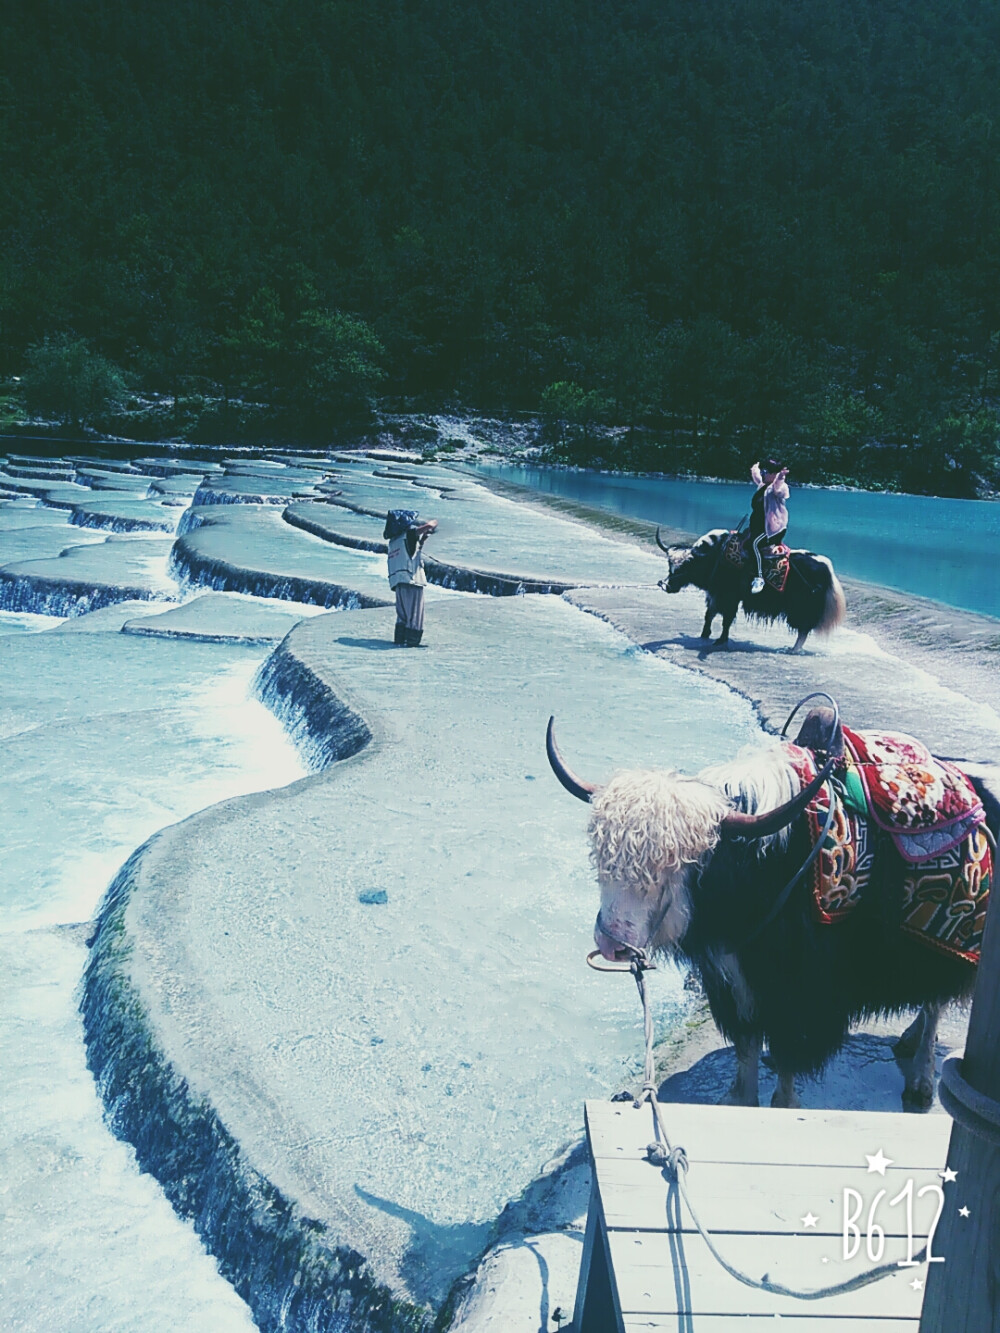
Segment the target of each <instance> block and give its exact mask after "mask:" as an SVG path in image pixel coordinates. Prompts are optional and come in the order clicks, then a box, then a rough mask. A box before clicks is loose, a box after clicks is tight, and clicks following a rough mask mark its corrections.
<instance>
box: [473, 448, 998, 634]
mask: <svg viewBox="0 0 1000 1333" xmlns="http://www.w3.org/2000/svg"><path fill="white" fill-rule="evenodd" d="M478 470H479V471H481V472H483V473H484V474H486V475H489V476H494V477H499V478H501V479H502V480H504V481H509V482H514V483H516V484H517V485H521V486H527V487H529V488H530V489H532V490H536V491H543V492H546V493H548V494H550V495H559V496H563V497H564V498H566V499H569V500H577V501H579V502H580V503H581V504H587V505H593V506H594V507H595V508H597V509H605V510H608V511H609V512H610V513H613V514H622V515H625V516H627V517H629V518H644V519H649V520H651V521H652V522H655V523H662V524H664V525H665V526H668V527H674V528H682V529H684V530H685V531H688V532H698V533H701V532H707V531H708V530H709V529H710V528H720V527H733V528H734V527H736V525H737V523H738V522H739V521H740V519H741V518H742V516H743V515H744V514H745V513H747V512H748V511H749V508H750V497H751V496H752V494H753V485H752V483H751V482H749V481H747V484H746V485H743V483H741V482H727V481H679V480H673V479H671V478H668V477H650V476H616V475H609V474H606V473H599V472H576V471H569V470H564V469H560V468H545V467H512V466H510V465H509V464H484V465H481V466H480V467H479V469H478ZM788 512H789V520H790V522H789V534H788V541H789V544H790V545H792V546H795V547H804V548H805V549H807V550H811V551H818V552H820V553H821V554H823V555H828V556H829V557H830V559H831V560H832V561H833V563H834V567H835V568H836V570H837V572H838V573H839V574H841V575H843V576H845V577H847V578H856V579H865V580H866V581H868V582H871V583H880V584H882V585H884V586H885V587H888V588H898V589H900V590H901V591H903V592H912V593H917V594H918V595H919V596H921V597H932V598H934V599H935V600H936V601H939V602H946V603H948V605H950V606H961V607H965V608H966V609H967V610H970V611H981V612H984V613H985V614H987V615H991V616H996V617H998V618H1000V577H998V576H997V558H998V557H997V548H998V547H1000V503H998V502H995V501H990V500H942V499H937V498H935V497H934V496H927V495H889V494H883V493H881V492H876V491H837V490H824V489H820V488H818V487H816V488H808V489H806V488H803V487H798V486H796V485H795V479H794V477H793V478H792V479H791V499H790V500H789V503H788Z"/></svg>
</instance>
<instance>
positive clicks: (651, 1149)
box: [631, 951, 927, 1301]
mask: <svg viewBox="0 0 1000 1333" xmlns="http://www.w3.org/2000/svg"><path fill="white" fill-rule="evenodd" d="M649 966H650V965H649V963H648V961H647V959H646V955H645V953H644V952H642V953H640V952H638V951H636V952H635V953H634V956H633V958H632V964H631V971H632V975H633V976H634V977H635V984H636V986H637V987H638V988H639V998H640V1000H641V1001H642V1025H643V1033H644V1036H645V1041H646V1056H645V1064H644V1068H643V1080H642V1088H641V1090H640V1092H639V1093H638V1094H637V1095H636V1096H635V1097H634V1098H633V1099H632V1105H633V1106H634V1107H635V1108H636V1110H638V1109H639V1108H640V1107H641V1106H642V1104H643V1102H647V1101H648V1102H649V1104H650V1106H651V1107H652V1110H653V1132H654V1134H655V1135H656V1137H655V1139H654V1141H653V1142H652V1143H650V1144H649V1145H648V1146H647V1148H646V1156H647V1158H648V1159H649V1161H650V1162H652V1163H653V1165H654V1166H658V1167H662V1168H663V1169H664V1170H665V1171H667V1172H668V1173H669V1176H670V1179H671V1180H672V1181H673V1182H674V1183H675V1184H676V1185H677V1188H678V1191H679V1192H680V1196H681V1198H682V1199H683V1200H684V1203H685V1205H686V1206H687V1210H688V1212H689V1213H690V1214H691V1220H692V1222H693V1223H694V1224H695V1226H696V1227H697V1228H698V1234H699V1235H700V1236H701V1238H702V1240H703V1241H704V1242H705V1244H706V1245H707V1246H708V1249H709V1252H710V1254H711V1255H712V1257H713V1258H714V1259H715V1260H717V1262H718V1263H719V1264H720V1265H721V1266H722V1267H723V1268H724V1269H725V1270H726V1272H727V1273H728V1274H729V1276H730V1277H733V1278H735V1279H736V1281H737V1282H742V1283H743V1285H744V1286H745V1287H753V1288H755V1289H756V1290H757V1291H767V1292H770V1293H771V1294H772V1295H775V1296H791V1297H794V1299H795V1300H798V1301H819V1300H823V1299H824V1298H825V1297H827V1296H841V1295H844V1294H845V1293H846V1292H849V1291H857V1290H858V1288H859V1287H867V1286H868V1284H869V1283H871V1282H878V1281H880V1280H881V1279H882V1278H884V1277H888V1276H889V1274H890V1273H898V1272H899V1264H898V1263H895V1262H893V1263H885V1264H879V1265H878V1267H877V1268H870V1269H868V1271H867V1272H865V1273H859V1274H858V1276H857V1277H852V1278H848V1279H847V1280H846V1281H844V1282H838V1283H836V1284H835V1285H834V1286H832V1287H819V1288H818V1289H817V1290H815V1291H797V1290H795V1289H794V1288H793V1287H786V1286H783V1285H782V1284H781V1283H780V1282H772V1281H771V1280H770V1278H769V1277H768V1276H767V1274H766V1273H765V1274H764V1276H763V1277H762V1278H760V1279H759V1280H758V1279H757V1278H752V1277H750V1276H749V1275H748V1274H746V1273H743V1272H741V1271H740V1270H739V1269H738V1268H734V1267H733V1265H732V1264H731V1263H730V1262H729V1261H728V1260H727V1259H726V1258H725V1257H724V1256H723V1255H722V1254H720V1253H719V1250H718V1247H717V1246H716V1244H715V1242H714V1241H713V1239H712V1237H711V1236H710V1235H709V1233H708V1232H707V1231H706V1230H705V1228H704V1226H702V1223H701V1219H700V1218H699V1216H698V1214H697V1212H696V1211H695V1208H694V1205H693V1204H692V1202H691V1196H690V1195H689V1194H688V1189H687V1172H688V1167H689V1164H688V1159H687V1154H686V1153H685V1151H684V1149H683V1148H681V1147H679V1146H678V1147H676V1148H675V1147H674V1146H673V1145H672V1144H671V1142H670V1137H669V1135H668V1134H667V1127H666V1124H665V1122H664V1115H663V1106H662V1104H661V1103H660V1102H659V1101H658V1100H657V1096H656V1072H655V1066H654V1060H653V1016H652V1014H651V1013H650V1009H649V997H648V996H647V994H646V978H645V973H646V971H647V969H648V968H649ZM926 1254H927V1247H926V1245H925V1246H924V1248H923V1249H922V1250H921V1251H920V1252H919V1254H917V1255H916V1256H915V1257H914V1260H913V1262H914V1264H920V1263H922V1262H923V1261H924V1258H925V1257H926Z"/></svg>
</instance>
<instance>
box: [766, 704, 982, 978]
mask: <svg viewBox="0 0 1000 1333" xmlns="http://www.w3.org/2000/svg"><path fill="white" fill-rule="evenodd" d="M844 743H845V744H844V749H845V756H844V760H843V763H842V764H841V765H839V766H838V769H837V771H836V775H835V778H836V780H835V782H834V783H832V784H827V785H825V786H824V787H822V788H821V789H820V791H819V793H818V794H817V795H816V796H815V797H814V798H813V800H812V801H810V803H809V805H808V806H807V807H806V822H807V824H808V827H809V834H810V838H811V840H812V844H813V846H814V847H815V846H816V844H817V843H818V842H820V841H822V844H823V845H822V847H821V848H820V850H819V854H818V855H817V857H816V859H815V861H814V862H813V866H812V895H813V906H814V910H815V912H816V915H817V917H818V919H819V920H820V921H822V922H824V923H827V924H833V923H834V922H838V921H842V920H844V919H845V918H846V917H847V916H849V915H850V913H851V912H852V910H853V909H854V908H855V907H857V905H858V903H859V902H860V901H861V899H862V897H863V895H864V892H865V889H866V887H867V886H868V883H869V881H870V879H871V871H872V866H873V863H874V860H875V848H876V842H877V840H878V838H879V831H881V832H882V833H883V834H886V835H888V837H889V838H891V840H892V842H893V845H894V847H895V850H896V853H897V854H898V855H899V856H900V858H901V859H902V860H903V862H904V863H905V866H906V874H905V877H904V880H903V893H904V905H903V920H902V923H901V926H902V929H903V931H904V932H905V933H906V934H909V935H911V936H913V937H914V938H915V939H918V940H920V941H921V942H922V943H924V944H928V945H931V946H932V947H933V948H936V949H941V950H943V951H944V952H945V953H949V954H952V955H953V956H957V957H959V958H962V959H964V960H965V961H966V962H969V963H978V962H979V952H980V947H981V944H982V938H983V927H984V925H985V923H986V907H987V904H988V902H989V894H990V885H991V882H992V878H993V856H992V853H991V851H990V846H989V843H988V841H987V838H986V835H985V833H984V831H983V827H982V826H983V825H984V824H985V822H986V811H985V810H984V808H983V804H982V802H981V801H980V799H979V796H978V795H977V794H976V791H975V789H974V788H973V786H972V784H971V783H970V782H969V780H968V778H967V777H966V776H965V774H964V773H962V771H961V770H960V769H958V768H956V767H955V765H954V764H951V763H948V762H947V761H946V760H942V759H935V758H934V757H933V756H932V755H931V753H930V752H929V750H928V749H927V747H926V746H924V745H922V744H921V743H920V741H916V740H914V739H913V738H912V737H910V736H903V735H899V734H894V733H878V732H856V731H852V730H850V728H848V727H844ZM785 748H786V751H787V753H788V756H789V758H790V759H791V761H792V764H793V765H794V767H795V770H796V772H797V773H798V775H799V778H800V780H801V781H802V783H803V784H805V783H807V782H809V781H810V780H811V779H812V778H813V777H815V776H816V773H817V772H818V768H819V765H818V763H817V760H816V757H815V756H814V754H813V752H812V751H811V750H807V749H803V748H802V747H800V746H798V745H791V744H788V745H786V747H785ZM831 793H832V799H833V803H834V810H833V817H832V820H829V828H827V829H826V834H825V837H824V836H823V830H824V829H825V828H826V826H827V823H828V818H829V814H830V800H831Z"/></svg>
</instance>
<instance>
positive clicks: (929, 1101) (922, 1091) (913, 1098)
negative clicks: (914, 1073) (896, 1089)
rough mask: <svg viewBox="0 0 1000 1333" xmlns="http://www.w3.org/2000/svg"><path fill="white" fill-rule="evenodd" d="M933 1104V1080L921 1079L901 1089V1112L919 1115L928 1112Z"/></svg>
mask: <svg viewBox="0 0 1000 1333" xmlns="http://www.w3.org/2000/svg"><path fill="white" fill-rule="evenodd" d="M933 1102H934V1080H933V1079H930V1078H921V1079H918V1080H917V1081H916V1083H914V1084H913V1085H912V1086H911V1085H910V1084H907V1085H906V1087H905V1088H904V1089H903V1110H904V1111H913V1112H917V1113H921V1112H923V1111H929V1110H930V1109H931V1106H932V1105H933Z"/></svg>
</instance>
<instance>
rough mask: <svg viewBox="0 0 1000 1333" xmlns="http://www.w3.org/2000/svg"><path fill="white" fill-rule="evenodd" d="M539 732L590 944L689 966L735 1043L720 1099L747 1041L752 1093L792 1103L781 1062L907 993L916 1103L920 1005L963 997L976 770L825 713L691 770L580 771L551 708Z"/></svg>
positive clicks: (807, 1061) (911, 1095) (811, 1056)
mask: <svg viewBox="0 0 1000 1333" xmlns="http://www.w3.org/2000/svg"><path fill="white" fill-rule="evenodd" d="M827 714H828V716H827ZM831 721H832V722H833V723H834V725H833V726H832V727H831V728H830V729H829V730H828V731H824V730H823V727H824V726H826V725H827V724H828V723H830V722H831ZM818 734H822V735H823V737H824V743H825V745H826V748H825V749H820V748H818V747H816V746H815V740H816V737H817V735H818ZM845 742H846V744H845ZM546 744H547V750H548V756H549V762H550V764H551V766H552V769H553V771H554V772H555V775H556V777H557V778H558V779H559V781H560V782H561V783H562V784H563V786H564V787H565V788H566V789H567V790H568V791H569V792H571V793H572V794H573V795H574V796H577V797H579V798H580V799H581V800H585V801H589V802H590V805H591V819H590V826H589V835H590V840H591V858H592V861H593V863H594V866H595V868H596V871H597V879H598V884H599V886H600V892H601V906H600V911H599V913H598V917H597V924H596V927H595V932H594V938H595V941H596V943H597V946H598V948H599V949H600V951H601V953H602V954H603V956H604V957H605V958H607V959H630V958H632V957H634V955H635V953H636V952H639V953H640V954H645V955H646V956H650V957H651V956H653V955H656V954H666V955H673V956H675V957H679V958H681V959H685V960H687V961H688V962H689V963H690V964H691V965H692V966H693V968H694V969H695V970H696V972H697V973H698V975H699V976H700V978H701V981H702V984H703V986H704V989H705V992H706V994H707V996H708V1002H709V1006H710V1008H711V1012H712V1017H713V1018H714V1019H715V1022H716V1024H717V1026H718V1028H719V1030H720V1031H721V1032H722V1034H723V1035H724V1036H725V1037H726V1038H727V1039H728V1040H729V1041H731V1042H732V1043H733V1044H734V1045H735V1047H736V1053H737V1061H738V1067H737V1075H736V1079H735V1082H734V1084H733V1086H732V1088H731V1089H730V1093H729V1098H728V1100H730V1101H731V1102H733V1103H735V1104H738V1105H748V1106H756V1105H757V1096H758V1081H757V1076H758V1059H759V1055H760V1051H761V1046H762V1043H765V1042H766V1044H767V1046H768V1048H769V1050H770V1054H771V1059H772V1061H773V1063H774V1066H775V1068H776V1069H777V1072H778V1075H779V1083H778V1087H777V1089H776V1091H775V1094H774V1096H773V1098H772V1101H771V1104H772V1105H773V1106H797V1105H798V1104H799V1103H798V1101H797V1098H796V1093H795V1076H796V1075H797V1074H803V1075H809V1074H815V1073H818V1072H819V1071H820V1070H822V1068H823V1067H824V1065H825V1064H826V1063H827V1062H828V1061H829V1060H830V1058H831V1057H832V1056H833V1055H834V1054H835V1053H836V1052H837V1051H838V1050H839V1049H840V1047H841V1046H842V1045H843V1043H844V1041H845V1040H846V1038H847V1036H848V1033H849V1031H850V1028H851V1025H852V1024H854V1023H857V1022H859V1021H861V1020H864V1019H867V1018H871V1017H875V1016H883V1015H893V1014H898V1013H900V1012H902V1011H904V1010H907V1009H920V1010H921V1013H920V1014H919V1015H918V1018H917V1020H916V1021H915V1022H914V1023H913V1024H912V1025H911V1027H910V1028H909V1029H908V1031H907V1033H906V1034H904V1037H903V1039H902V1041H901V1042H900V1044H899V1046H897V1051H898V1052H900V1053H903V1054H908V1055H912V1056H913V1060H912V1064H911V1069H910V1072H909V1074H908V1075H907V1078H906V1087H905V1091H904V1094H903V1104H904V1106H905V1107H907V1108H908V1109H918V1108H924V1107H926V1106H928V1105H929V1104H930V1102H931V1100H932V1097H933V1091H934V1048H935V1039H936V1031H937V1020H938V1013H939V1011H940V1009H941V1007H942V1006H943V1005H944V1004H945V1003H946V1002H948V1001H949V1000H953V999H959V998H963V997H967V996H969V995H970V994H971V991H972V987H973V983H974V981H975V975H976V964H977V962H978V954H979V941H980V939H981V934H982V927H983V923H984V920H985V913H986V903H987V899H988V894H989V886H990V879H991V877H992V873H993V857H992V852H991V839H990V836H989V834H988V833H987V832H986V829H992V833H993V836H994V837H995V835H996V833H997V828H998V824H1000V806H998V805H997V802H996V800H995V799H994V797H993V796H992V795H991V794H990V792H989V791H988V790H987V789H985V788H984V787H983V785H982V783H981V782H979V781H978V780H977V779H973V778H969V777H967V776H966V775H965V774H963V773H962V772H961V771H960V770H959V769H958V768H956V767H955V766H954V765H953V764H949V763H947V762H945V761H942V760H935V759H932V758H931V756H930V755H929V753H928V752H927V751H926V749H925V748H924V747H922V746H920V745H919V743H918V742H915V741H913V740H912V739H911V738H909V737H903V736H894V735H892V734H885V735H882V734H878V735H876V734H873V733H868V732H852V731H850V730H849V729H848V728H846V727H845V728H841V727H840V725H839V723H837V722H836V719H835V717H834V715H833V713H832V711H831V710H814V711H813V712H812V713H810V714H809V716H808V717H807V718H806V720H805V722H804V723H803V726H802V728H801V730H800V732H799V735H798V737H797V738H796V743H795V744H787V743H782V744H777V743H776V744H775V745H773V746H772V747H770V748H767V749H764V750H758V751H756V752H754V753H752V754H751V755H750V756H749V757H741V758H739V759H737V760H736V761H735V762H732V763H728V764H722V765H718V766H715V767H712V768H706V769H704V770H703V771H702V772H701V773H699V774H698V775H697V776H696V777H687V776H684V775H682V774H680V773H677V772H659V771H632V772H624V773H619V774H618V775H617V776H615V777H613V778H612V779H611V781H610V782H608V783H607V785H606V786H603V787H597V786H594V785H593V784H590V783H586V782H583V781H581V780H580V779H579V778H577V777H575V776H574V775H573V773H572V772H571V771H570V770H569V769H568V768H567V766H566V764H565V763H564V761H563V759H562V757H561V756H560V754H559V751H558V749H557V747H556V743H555V737H554V733H553V723H552V721H550V722H549V731H548V736H547V741H546ZM904 771H908V772H909V773H910V775H911V777H913V778H914V781H913V782H912V783H909V784H907V783H905V782H902V783H901V782H900V781H897V779H898V778H899V775H900V773H901V772H904ZM817 851H818V854H816V853H817Z"/></svg>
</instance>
